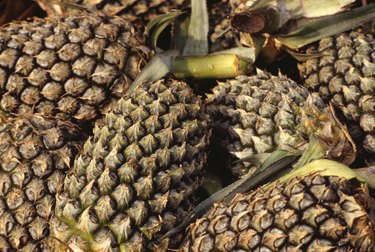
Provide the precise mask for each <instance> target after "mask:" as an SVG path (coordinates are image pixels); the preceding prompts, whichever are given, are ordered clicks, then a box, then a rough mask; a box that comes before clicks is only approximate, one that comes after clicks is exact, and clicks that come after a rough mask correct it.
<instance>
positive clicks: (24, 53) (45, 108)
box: [0, 14, 148, 122]
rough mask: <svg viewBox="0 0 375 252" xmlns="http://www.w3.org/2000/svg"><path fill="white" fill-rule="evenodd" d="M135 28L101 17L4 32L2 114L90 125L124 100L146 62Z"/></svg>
mask: <svg viewBox="0 0 375 252" xmlns="http://www.w3.org/2000/svg"><path fill="white" fill-rule="evenodd" d="M142 44H143V38H142V37H141V36H140V35H138V34H137V33H136V32H135V31H134V28H133V27H132V25H131V24H130V23H129V22H127V21H125V20H123V19H122V18H120V17H107V16H104V15H99V14H90V15H87V14H80V15H79V16H65V17H59V16H53V17H49V18H46V19H34V20H32V21H30V22H14V23H10V24H8V25H6V26H4V27H1V28H0V109H1V110H3V111H5V112H7V113H12V114H18V115H24V114H30V113H34V112H38V113H41V114H44V115H48V116H56V117H58V118H62V119H64V120H75V121H77V122H85V121H92V120H94V119H97V118H98V117H100V116H101V113H102V112H104V111H106V110H107V108H108V106H109V104H111V102H113V101H114V100H118V99H119V98H120V97H122V96H123V95H124V94H125V92H126V90H127V88H128V86H129V85H130V83H131V82H132V80H134V78H135V77H136V75H137V74H138V73H139V71H140V68H141V67H142V66H143V65H144V63H145V60H146V59H147V55H148V49H146V48H145V47H144V46H142Z"/></svg>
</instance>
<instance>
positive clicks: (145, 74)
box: [127, 51, 173, 93]
mask: <svg viewBox="0 0 375 252" xmlns="http://www.w3.org/2000/svg"><path fill="white" fill-rule="evenodd" d="M171 54H173V52H171V51H167V52H164V53H160V54H157V55H155V56H154V57H152V59H151V60H150V62H149V63H148V64H147V65H146V66H145V67H144V68H143V70H142V71H141V72H140V73H139V74H138V76H137V78H136V79H135V80H134V81H133V83H132V84H131V85H130V87H129V89H128V91H127V93H131V92H132V91H133V90H134V89H135V88H136V87H137V86H138V85H139V84H141V83H143V82H146V81H155V80H159V79H161V78H163V77H164V76H165V75H166V74H168V73H169V72H170V69H171V65H172V60H173V57H172V56H171Z"/></svg>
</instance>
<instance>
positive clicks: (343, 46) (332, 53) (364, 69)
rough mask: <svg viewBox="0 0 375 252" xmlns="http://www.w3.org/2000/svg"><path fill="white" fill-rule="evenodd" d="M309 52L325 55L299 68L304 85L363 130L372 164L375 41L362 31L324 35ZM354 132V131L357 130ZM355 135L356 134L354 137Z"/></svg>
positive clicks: (363, 143) (374, 150)
mask: <svg viewBox="0 0 375 252" xmlns="http://www.w3.org/2000/svg"><path fill="white" fill-rule="evenodd" d="M306 53H307V54H314V53H315V54H316V53H318V54H321V56H320V57H313V58H311V59H308V60H307V61H306V62H303V63H300V64H299V66H298V68H299V71H300V75H301V77H302V78H303V81H304V85H305V86H306V87H307V88H309V89H310V90H312V91H316V92H319V95H320V96H321V97H322V98H323V99H324V100H325V101H326V102H331V103H332V104H333V106H334V107H335V108H336V109H337V110H338V111H340V112H342V114H343V115H344V117H345V119H346V122H347V123H348V124H353V125H355V126H358V127H359V128H360V129H361V131H362V132H361V135H362V136H360V137H358V138H359V140H358V143H357V144H358V146H363V147H364V149H365V150H366V152H367V155H368V157H369V159H368V163H369V165H371V164H375V158H374V156H375V40H374V38H373V37H372V36H371V35H370V34H366V33H364V32H363V31H361V30H356V31H351V32H348V33H342V34H339V35H336V36H334V37H329V38H324V39H322V40H321V41H320V42H319V43H317V44H314V45H311V46H309V47H308V48H307V49H306ZM353 134H354V132H353ZM353 137H354V136H353Z"/></svg>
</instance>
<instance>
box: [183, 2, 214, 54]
mask: <svg viewBox="0 0 375 252" xmlns="http://www.w3.org/2000/svg"><path fill="white" fill-rule="evenodd" d="M208 29H209V25H208V11H207V1H206V0H191V18H190V24H189V36H188V39H187V41H186V44H185V48H184V50H183V55H206V54H208V50H209V48H208Z"/></svg>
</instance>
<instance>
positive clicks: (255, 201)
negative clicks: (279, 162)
mask: <svg viewBox="0 0 375 252" xmlns="http://www.w3.org/2000/svg"><path fill="white" fill-rule="evenodd" d="M312 167H318V169H319V171H314V172H311V168H312ZM329 167H332V168H334V167H336V168H337V170H340V171H342V170H344V169H345V168H346V169H348V168H347V167H345V166H344V165H342V164H340V163H336V162H334V161H330V160H317V161H314V162H312V163H310V164H308V165H306V166H304V167H301V168H299V169H300V170H302V171H303V172H301V173H300V174H299V176H290V174H288V175H286V177H284V178H281V179H280V180H279V181H278V182H276V183H271V184H266V185H265V186H262V187H260V188H258V189H257V190H256V191H253V192H249V193H246V194H237V195H236V196H235V197H234V198H233V199H232V200H231V201H230V202H228V203H225V202H218V203H216V204H215V205H214V206H213V207H212V208H211V210H210V211H209V213H208V214H206V216H204V217H203V218H201V219H198V220H197V221H195V223H192V224H191V225H190V227H189V231H188V235H187V237H186V239H185V241H184V243H183V245H182V246H181V249H180V251H192V252H203V251H319V252H320V251H321V252H323V251H369V252H370V251H374V249H375V246H374V244H375V223H374V220H373V219H371V218H370V215H369V214H368V213H369V212H370V210H371V208H373V207H370V202H371V198H370V196H369V192H368V190H367V187H366V185H364V184H361V183H359V184H360V185H358V184H355V183H352V181H351V180H349V179H347V178H346V177H343V176H341V175H340V173H338V174H337V175H332V174H324V171H325V170H326V169H329Z"/></svg>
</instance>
